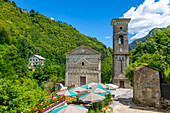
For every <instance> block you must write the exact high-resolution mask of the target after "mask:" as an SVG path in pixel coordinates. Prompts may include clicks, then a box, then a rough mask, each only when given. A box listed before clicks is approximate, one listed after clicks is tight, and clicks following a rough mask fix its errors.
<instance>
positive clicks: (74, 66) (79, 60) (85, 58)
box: [65, 45, 101, 86]
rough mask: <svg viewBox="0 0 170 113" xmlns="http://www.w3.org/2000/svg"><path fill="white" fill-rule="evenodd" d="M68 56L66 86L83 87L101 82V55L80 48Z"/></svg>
mask: <svg viewBox="0 0 170 113" xmlns="http://www.w3.org/2000/svg"><path fill="white" fill-rule="evenodd" d="M65 55H66V73H65V85H66V86H71V85H75V86H81V85H84V84H87V83H90V82H99V83H100V82H101V53H99V52H97V51H95V50H93V49H91V48H89V47H87V46H85V45H82V46H79V47H77V48H75V49H73V50H71V51H69V52H67V53H65Z"/></svg>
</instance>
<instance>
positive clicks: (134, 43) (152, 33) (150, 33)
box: [129, 27, 168, 50]
mask: <svg viewBox="0 0 170 113" xmlns="http://www.w3.org/2000/svg"><path fill="white" fill-rule="evenodd" d="M167 28H168V27H167ZM165 29H166V28H154V29H152V30H151V31H150V32H149V33H148V34H147V35H146V36H144V37H143V38H139V39H136V40H134V41H133V42H132V43H130V44H129V50H132V49H134V48H136V47H137V46H138V43H139V42H140V41H142V42H145V41H146V40H147V39H148V38H149V37H150V36H154V34H155V33H156V32H157V31H161V30H165Z"/></svg>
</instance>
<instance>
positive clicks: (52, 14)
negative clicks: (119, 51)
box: [15, 0, 170, 47]
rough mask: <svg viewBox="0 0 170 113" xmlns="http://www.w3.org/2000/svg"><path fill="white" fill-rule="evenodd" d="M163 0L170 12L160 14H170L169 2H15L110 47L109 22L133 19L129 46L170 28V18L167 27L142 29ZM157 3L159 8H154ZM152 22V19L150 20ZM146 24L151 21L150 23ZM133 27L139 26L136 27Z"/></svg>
mask: <svg viewBox="0 0 170 113" xmlns="http://www.w3.org/2000/svg"><path fill="white" fill-rule="evenodd" d="M160 1H164V2H165V1H166V3H165V4H164V5H163V6H165V5H166V6H167V7H168V8H167V11H166V12H165V11H164V12H163V13H162V12H161V14H162V15H163V14H165V13H166V14H167V12H168V11H169V3H168V1H169V0H156V1H155V0H50V1H49V0H15V2H16V4H17V6H18V7H21V8H23V9H27V10H28V11H30V10H31V9H34V10H35V11H38V12H39V13H41V14H43V15H45V16H47V17H49V18H54V19H55V20H56V21H62V22H66V23H67V24H69V25H72V26H73V27H75V28H76V29H77V30H79V31H80V33H83V34H85V35H87V36H91V37H95V38H97V39H98V40H99V41H101V42H103V43H104V44H106V46H107V47H112V38H111V37H112V27H111V26H110V23H111V20H112V19H113V18H119V17H130V18H131V17H132V23H130V28H129V29H130V33H129V43H130V42H132V41H133V40H135V39H137V38H141V37H142V36H144V35H146V34H147V33H148V32H149V30H151V29H152V28H154V27H165V26H168V25H166V24H169V23H170V21H168V23H167V22H166V23H165V21H167V19H169V16H168V18H166V19H164V21H163V22H164V25H160V24H162V23H163V22H162V23H161V22H160V23H158V25H153V23H151V24H150V25H149V24H147V25H145V26H143V27H141V25H140V23H141V24H143V23H145V22H146V21H143V18H145V16H146V15H145V13H146V14H148V12H151V14H150V16H151V17H152V15H153V14H155V13H158V12H157V11H156V12H153V10H155V7H156V8H159V7H158V6H159V4H161V3H158V2H160ZM156 3H157V4H158V6H157V5H156V6H153V5H154V4H156ZM152 6H153V9H149V8H148V9H147V7H152ZM145 7H146V8H145ZM161 7H162V6H161ZM147 10H149V11H148V12H147ZM150 10H151V11H150ZM162 10H164V9H162ZM144 12H145V13H144ZM136 13H139V14H140V15H138V14H136ZM168 14H169V13H168ZM140 16H141V17H140ZM147 16H148V15H147ZM138 17H140V19H139V18H138ZM162 18H163V17H162ZM135 19H136V20H138V21H136V20H135ZM145 20H146V19H145ZM151 20H152V18H150V21H151ZM169 20H170V19H169ZM142 21H143V23H142ZM155 21H157V20H155ZM136 22H138V23H136ZM147 23H150V22H149V21H147ZM134 25H137V28H136V27H135V26H134ZM147 26H150V27H147ZM145 28H147V30H146V29H145ZM137 29H138V30H137ZM142 30H143V31H142ZM140 31H142V32H140Z"/></svg>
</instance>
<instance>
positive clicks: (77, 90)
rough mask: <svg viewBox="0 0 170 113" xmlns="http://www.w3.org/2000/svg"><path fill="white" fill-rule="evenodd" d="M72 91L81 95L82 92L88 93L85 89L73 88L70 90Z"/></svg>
mask: <svg viewBox="0 0 170 113" xmlns="http://www.w3.org/2000/svg"><path fill="white" fill-rule="evenodd" d="M70 91H73V92H78V93H80V92H85V91H87V89H86V88H83V87H73V88H71V89H70Z"/></svg>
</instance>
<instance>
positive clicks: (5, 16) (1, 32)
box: [0, 0, 112, 113]
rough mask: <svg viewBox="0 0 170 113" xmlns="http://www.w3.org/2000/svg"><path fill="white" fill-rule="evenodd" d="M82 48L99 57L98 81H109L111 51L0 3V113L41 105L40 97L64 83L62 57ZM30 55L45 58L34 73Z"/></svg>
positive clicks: (75, 32) (69, 29)
mask: <svg viewBox="0 0 170 113" xmlns="http://www.w3.org/2000/svg"><path fill="white" fill-rule="evenodd" d="M82 44H84V45H86V46H88V47H90V48H92V49H94V50H96V51H99V52H100V53H102V70H101V73H102V81H103V82H109V81H111V78H112V74H111V73H112V68H111V67H112V49H111V48H106V45H104V44H103V43H102V42H100V41H98V40H97V39H96V38H93V37H90V36H86V35H84V34H82V33H80V32H79V31H78V30H77V29H75V28H74V27H72V26H71V25H68V24H67V23H64V22H61V21H55V20H53V19H50V18H47V17H46V16H44V15H42V14H40V13H39V12H35V11H34V10H33V9H32V10H31V11H30V13H27V11H26V10H25V11H24V10H23V9H21V8H19V7H17V5H16V3H15V2H14V1H13V2H12V3H11V2H10V0H0V92H1V94H0V112H4V111H6V112H11V113H15V112H17V113H19V112H22V111H24V109H30V108H31V107H32V108H35V107H36V103H39V104H40V103H41V102H43V101H45V100H43V99H44V98H42V96H43V95H46V93H47V92H52V91H54V86H55V83H56V82H61V81H63V80H64V77H65V60H66V58H65V55H64V53H66V52H68V51H70V50H72V49H74V48H76V47H78V46H80V45H82ZM32 54H37V55H41V56H42V57H44V58H46V61H45V66H44V67H42V66H40V65H39V66H37V67H36V71H34V72H32V71H29V70H28V58H29V56H31V55H32ZM108 68H109V70H108ZM105 78H107V79H105ZM49 84H50V85H49ZM46 96H47V95H46Z"/></svg>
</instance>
